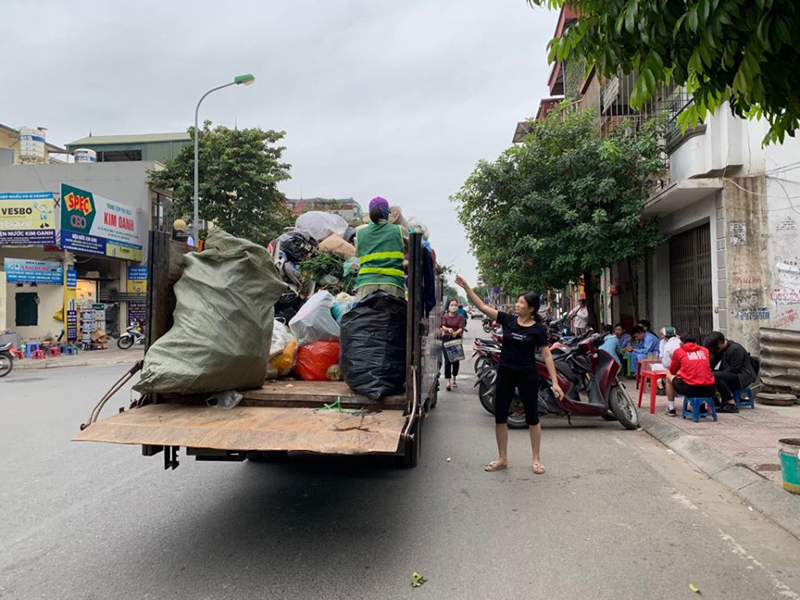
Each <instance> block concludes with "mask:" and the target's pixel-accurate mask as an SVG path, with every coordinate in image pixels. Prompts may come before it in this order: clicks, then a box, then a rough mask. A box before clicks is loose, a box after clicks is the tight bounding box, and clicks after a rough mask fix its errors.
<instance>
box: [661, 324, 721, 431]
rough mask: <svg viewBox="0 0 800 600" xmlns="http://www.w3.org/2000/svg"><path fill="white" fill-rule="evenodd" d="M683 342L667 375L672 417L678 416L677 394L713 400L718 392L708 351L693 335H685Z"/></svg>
mask: <svg viewBox="0 0 800 600" xmlns="http://www.w3.org/2000/svg"><path fill="white" fill-rule="evenodd" d="M681 341H682V344H681V346H680V348H676V349H675V351H674V352H673V353H672V362H671V363H670V365H669V372H668V373H667V414H668V415H669V416H670V417H676V416H678V412H677V411H676V410H675V394H676V393H678V394H683V395H684V396H686V397H687V398H713V397H714V392H715V391H716V387H715V384H714V374H713V373H712V372H711V362H710V360H709V353H708V350H707V349H706V348H703V347H702V346H699V345H698V344H697V338H696V337H695V336H694V335H692V334H691V333H685V334H683V336H682V337H681Z"/></svg>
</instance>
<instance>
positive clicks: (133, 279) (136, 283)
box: [127, 265, 147, 295]
mask: <svg viewBox="0 0 800 600" xmlns="http://www.w3.org/2000/svg"><path fill="white" fill-rule="evenodd" d="M127 291H128V293H129V294H141V295H145V294H147V266H145V265H140V266H137V267H128V288H127Z"/></svg>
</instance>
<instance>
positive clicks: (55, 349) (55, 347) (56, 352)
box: [47, 346, 61, 356]
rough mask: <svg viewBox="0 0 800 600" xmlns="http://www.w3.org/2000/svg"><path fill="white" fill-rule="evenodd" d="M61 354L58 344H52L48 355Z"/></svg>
mask: <svg viewBox="0 0 800 600" xmlns="http://www.w3.org/2000/svg"><path fill="white" fill-rule="evenodd" d="M59 354H61V352H59V350H58V346H50V347H49V348H48V349H47V356H58V355H59Z"/></svg>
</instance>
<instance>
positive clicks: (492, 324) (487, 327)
mask: <svg viewBox="0 0 800 600" xmlns="http://www.w3.org/2000/svg"><path fill="white" fill-rule="evenodd" d="M497 328H498V325H497V321H492V320H491V319H484V320H483V331H484V333H493V332H496V331H497Z"/></svg>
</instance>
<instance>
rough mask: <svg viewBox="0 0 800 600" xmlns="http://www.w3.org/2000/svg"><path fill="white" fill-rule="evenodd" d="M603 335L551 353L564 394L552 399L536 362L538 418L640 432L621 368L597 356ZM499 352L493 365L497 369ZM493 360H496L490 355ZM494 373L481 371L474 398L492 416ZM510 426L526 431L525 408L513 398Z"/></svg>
mask: <svg viewBox="0 0 800 600" xmlns="http://www.w3.org/2000/svg"><path fill="white" fill-rule="evenodd" d="M602 343H603V336H602V335H591V336H587V335H584V336H581V337H580V338H574V339H573V340H572V341H571V342H570V343H569V344H555V345H554V346H555V347H554V348H551V352H552V354H553V362H554V364H555V367H556V376H557V378H558V383H559V386H560V387H561V390H562V391H563V392H564V396H563V397H562V398H559V399H556V397H555V394H554V393H553V386H552V382H551V381H550V375H549V373H548V372H547V365H546V364H545V362H544V359H543V358H540V357H537V360H536V371H537V373H538V374H539V376H540V378H541V381H542V384H541V386H540V388H539V397H538V409H539V416H540V417H541V416H545V415H554V416H565V417H567V419H568V420H569V422H570V423H571V422H572V421H571V417H572V416H584V417H600V418H603V419H605V420H618V421H619V422H620V424H621V425H622V426H623V427H625V428H626V429H636V428H637V427H638V426H639V413H638V412H637V410H636V406H635V404H634V402H633V400H631V399H630V397H629V396H628V394H627V392H626V391H625V388H624V386H623V384H622V383H621V382H620V380H619V378H618V377H617V374H618V373H619V369H620V366H619V364H618V363H617V361H615V360H614V358H613V357H612V356H611V355H610V354H608V353H607V352H605V351H604V350H600V349H599V346H600V345H602ZM499 354H500V353H499V350H498V352H497V359H496V362H497V364H499ZM492 358H494V355H492ZM496 378H497V368H496V367H494V366H488V367H486V366H485V367H484V368H483V370H482V371H481V372H480V373H479V375H478V383H477V385H478V387H479V389H478V397H479V399H480V401H481V405H482V406H483V407H484V408H486V409H487V410H489V408H488V407H491V410H489V412H492V413H493V412H494V406H493V405H494V398H493V396H494V383H495V380H496ZM508 426H509V427H510V428H512V429H521V428H524V427H526V424H525V408H524V406H523V405H522V400H521V399H520V398H519V395H518V394H517V393H515V395H514V399H513V400H512V403H511V411H510V414H509V418H508Z"/></svg>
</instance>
